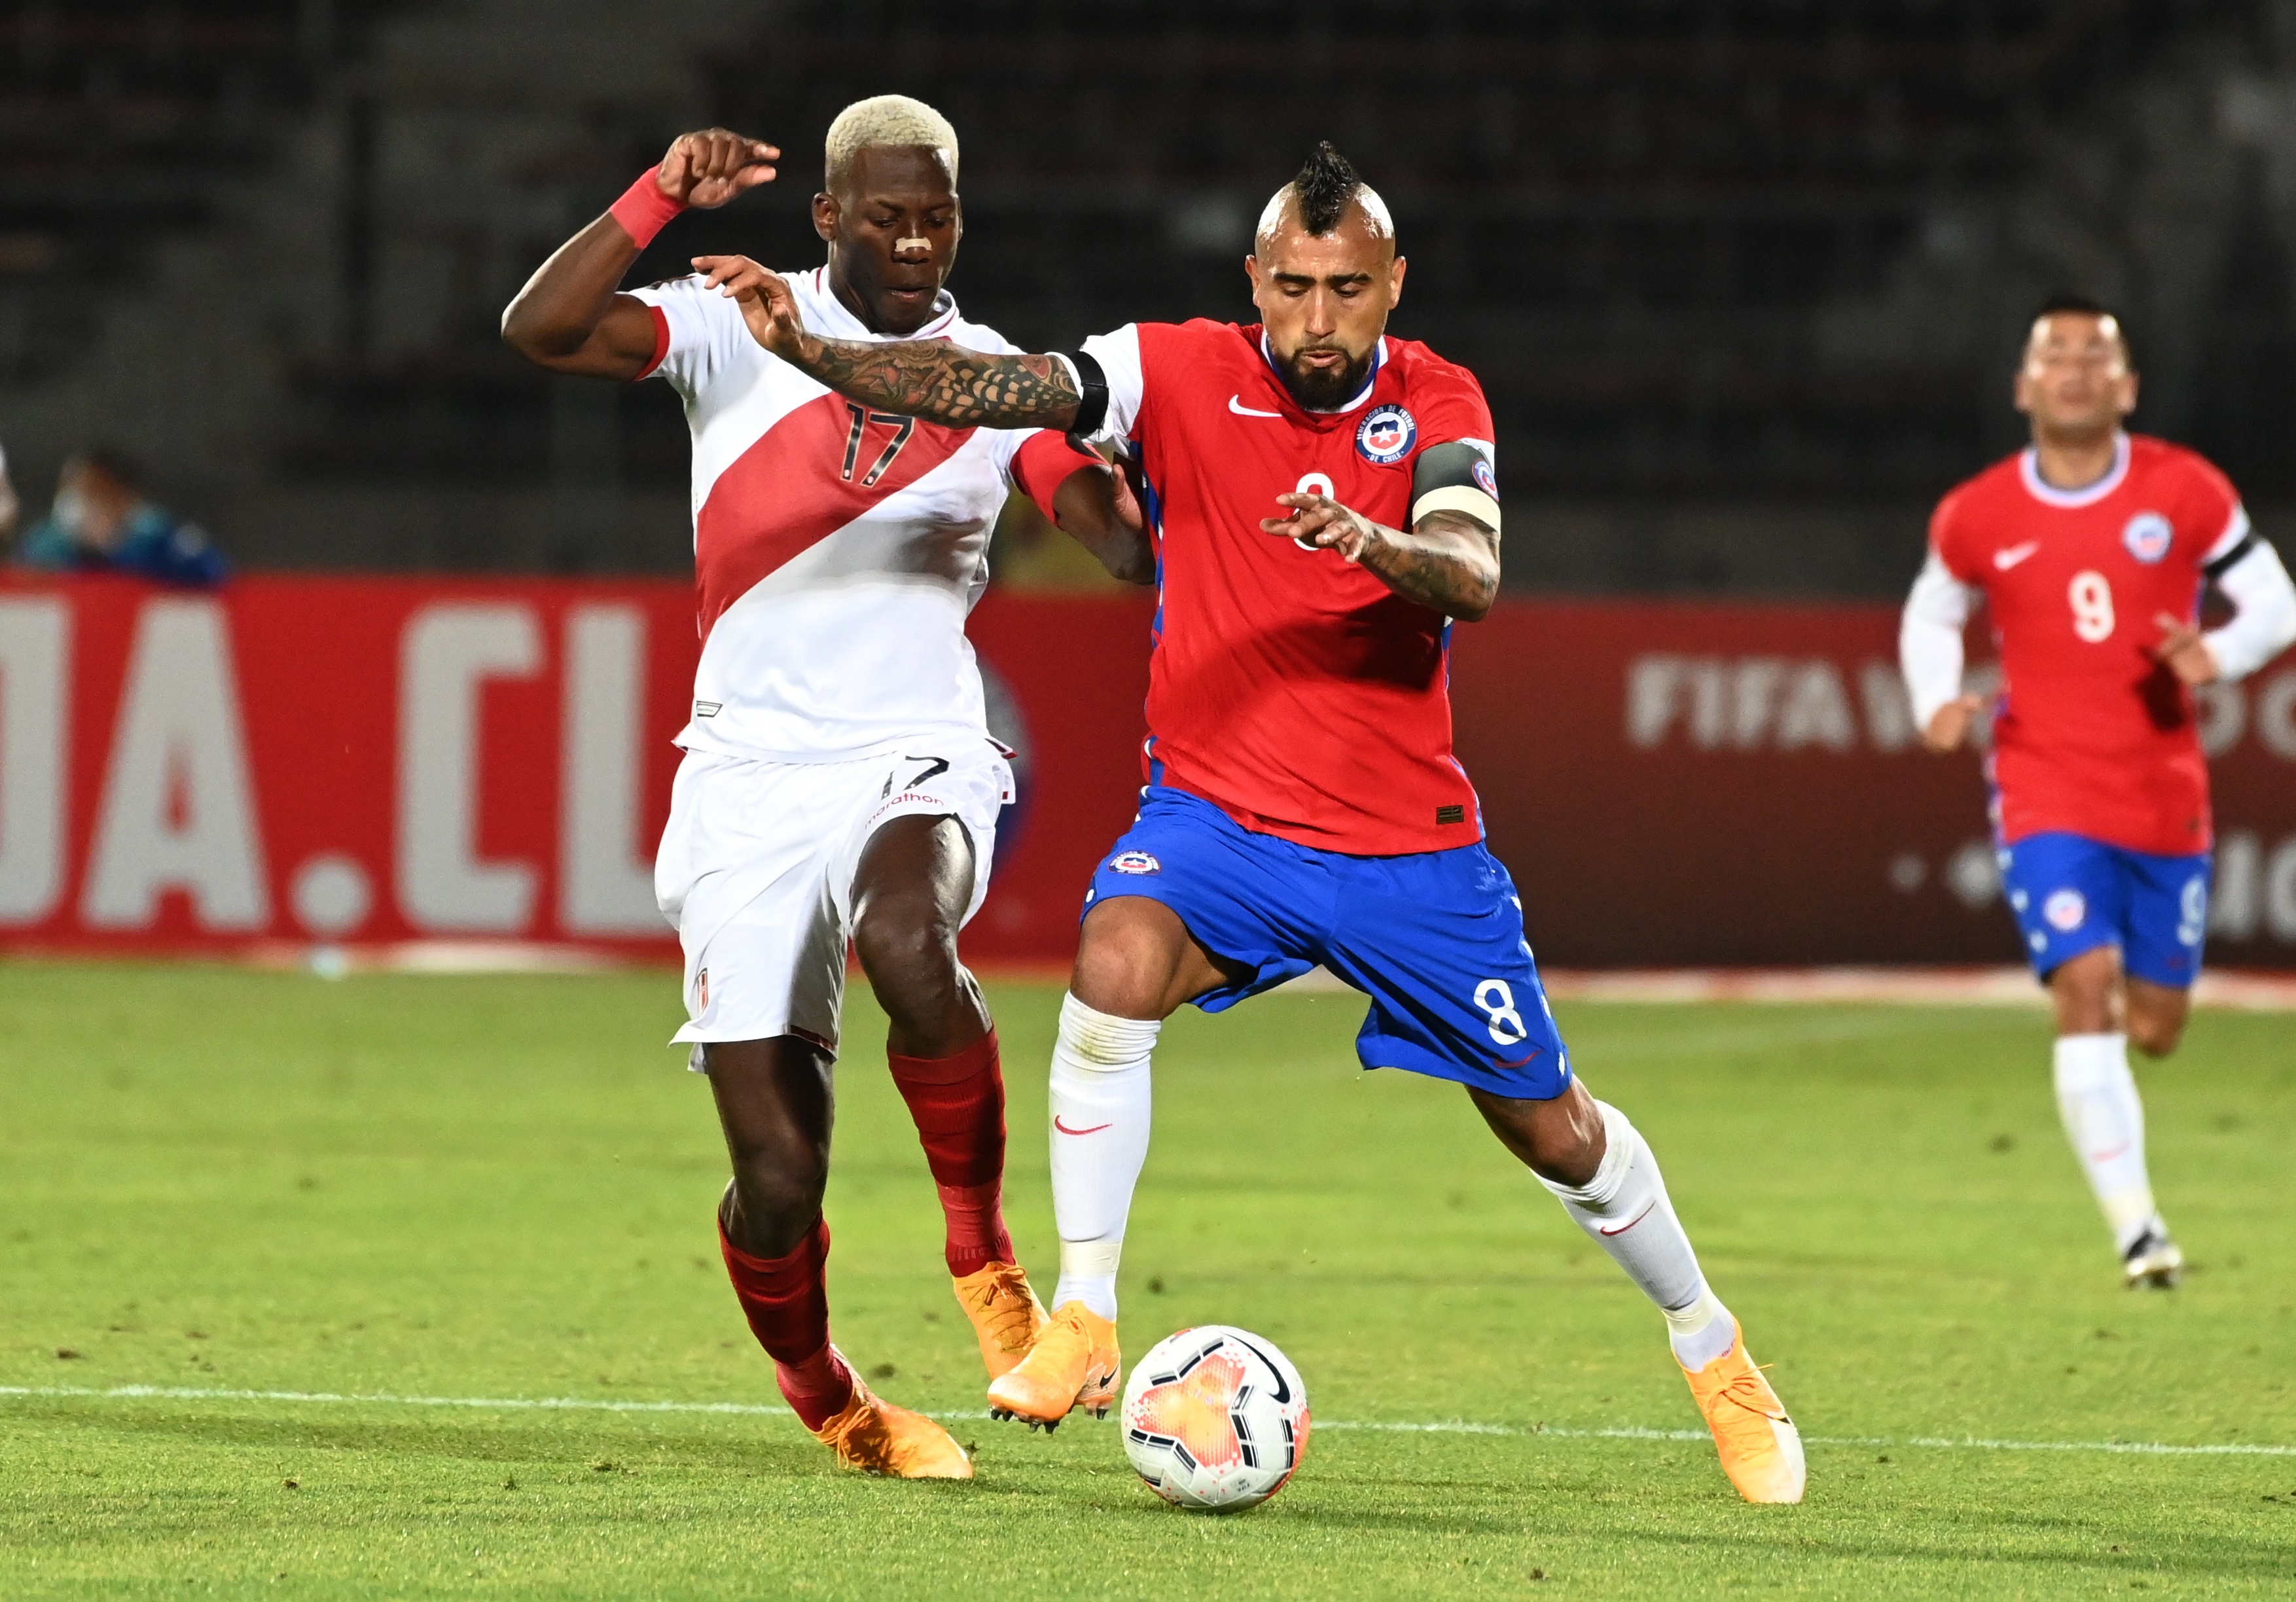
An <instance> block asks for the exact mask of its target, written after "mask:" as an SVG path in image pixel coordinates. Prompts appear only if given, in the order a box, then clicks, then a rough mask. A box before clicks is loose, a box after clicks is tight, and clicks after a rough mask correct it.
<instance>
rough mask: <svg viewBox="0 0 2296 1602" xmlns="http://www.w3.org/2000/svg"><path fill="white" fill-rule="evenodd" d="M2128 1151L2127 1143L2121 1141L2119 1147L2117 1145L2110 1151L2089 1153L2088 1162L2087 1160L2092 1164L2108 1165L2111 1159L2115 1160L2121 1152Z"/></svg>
mask: <svg viewBox="0 0 2296 1602" xmlns="http://www.w3.org/2000/svg"><path fill="white" fill-rule="evenodd" d="M2127 1150H2128V1141H2126V1140H2123V1141H2122V1142H2121V1143H2120V1145H2118V1146H2116V1147H2114V1148H2112V1150H2111V1151H2092V1152H2090V1153H2089V1154H2088V1160H2089V1161H2090V1162H2092V1163H2110V1162H2111V1161H2112V1159H2113V1158H2115V1157H2119V1156H2120V1154H2121V1153H2122V1152H2124V1151H2127Z"/></svg>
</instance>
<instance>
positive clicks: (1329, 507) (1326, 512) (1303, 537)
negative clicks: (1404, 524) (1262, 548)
mask: <svg viewBox="0 0 2296 1602" xmlns="http://www.w3.org/2000/svg"><path fill="white" fill-rule="evenodd" d="M1275 503H1276V504H1277V505H1278V506H1288V507H1290V508H1291V509H1292V515H1291V516H1289V517H1284V518H1262V519H1260V521H1259V531H1260V532H1261V533H1262V534H1273V535H1280V536H1281V537H1283V538H1284V539H1287V540H1296V541H1298V542H1299V543H1300V544H1302V545H1305V546H1307V547H1308V549H1310V550H1324V551H1336V552H1339V553H1340V554H1341V556H1344V557H1346V558H1347V559H1348V560H1349V561H1351V562H1359V561H1361V560H1363V558H1364V552H1365V551H1367V550H1369V549H1370V548H1371V546H1372V544H1374V542H1375V541H1376V540H1377V539H1378V538H1379V530H1378V528H1377V527H1375V526H1374V524H1373V523H1372V521H1371V520H1370V519H1368V518H1362V517H1358V516H1357V515H1356V514H1355V513H1354V512H1352V511H1349V510H1348V509H1347V508H1346V507H1344V506H1342V505H1341V504H1340V503H1338V502H1337V501H1334V500H1333V499H1332V497H1331V496H1329V495H1318V494H1302V493H1300V492H1297V491H1294V492H1293V493H1292V494H1283V495H1278V496H1276V497H1275Z"/></svg>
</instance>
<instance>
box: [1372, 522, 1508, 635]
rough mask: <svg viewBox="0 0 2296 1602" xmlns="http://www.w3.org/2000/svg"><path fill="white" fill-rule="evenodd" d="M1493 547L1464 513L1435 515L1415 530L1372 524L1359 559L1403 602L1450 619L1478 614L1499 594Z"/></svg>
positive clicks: (1488, 535)
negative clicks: (1371, 531) (1416, 605)
mask: <svg viewBox="0 0 2296 1602" xmlns="http://www.w3.org/2000/svg"><path fill="white" fill-rule="evenodd" d="M1459 535H1466V536H1467V537H1466V538H1465V539H1464V540H1463V539H1461V538H1459V537H1458V536H1459ZM1497 544H1498V542H1497V540H1496V539H1495V538H1493V536H1492V535H1491V531H1490V530H1489V529H1488V528H1486V527H1483V526H1482V525H1481V524H1480V523H1479V522H1477V521H1476V520H1475V519H1472V518H1471V517H1469V516H1467V515H1466V514H1465V513H1464V512H1456V511H1437V512H1430V513H1429V514H1428V515H1427V516H1426V517H1424V518H1422V519H1420V520H1419V527H1418V529H1417V530H1415V531H1411V532H1406V531H1404V530H1401V529H1396V528H1388V527H1380V526H1378V525H1374V534H1373V537H1372V539H1371V541H1370V543H1369V544H1366V545H1365V548H1364V553H1363V557H1362V559H1361V560H1362V565H1363V566H1365V567H1366V568H1370V569H1371V570H1372V571H1373V572H1374V573H1376V574H1377V575H1379V576H1380V577H1381V578H1382V579H1383V580H1385V581H1386V584H1387V587H1388V588H1390V590H1393V591H1394V592H1395V593H1397V594H1398V595H1401V596H1403V597H1404V598H1405V599H1406V600H1409V601H1417V602H1419V604H1420V605H1422V606H1424V607H1431V608H1433V609H1435V610H1436V611H1439V612H1442V613H1445V614H1447V615H1449V616H1454V617H1456V616H1458V615H1459V614H1461V613H1466V614H1470V615H1476V616H1480V614H1481V613H1482V612H1484V611H1486V610H1488V609H1489V607H1490V604H1491V601H1493V600H1494V599H1495V598H1496V597H1497V593H1498V586H1499V571H1498V568H1499V565H1498V549H1497Z"/></svg>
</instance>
